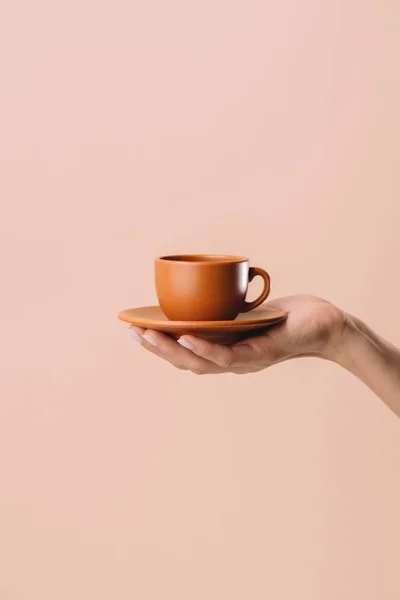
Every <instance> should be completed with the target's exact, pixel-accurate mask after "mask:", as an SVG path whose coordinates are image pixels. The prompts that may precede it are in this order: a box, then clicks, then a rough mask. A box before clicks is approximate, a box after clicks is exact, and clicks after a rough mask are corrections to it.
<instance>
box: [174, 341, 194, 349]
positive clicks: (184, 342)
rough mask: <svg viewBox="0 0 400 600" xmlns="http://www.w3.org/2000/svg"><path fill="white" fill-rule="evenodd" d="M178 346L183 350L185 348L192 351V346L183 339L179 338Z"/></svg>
mask: <svg viewBox="0 0 400 600" xmlns="http://www.w3.org/2000/svg"><path fill="white" fill-rule="evenodd" d="M178 344H180V345H181V346H183V347H184V348H187V349H188V350H194V346H193V344H192V343H191V342H189V340H185V338H179V340H178Z"/></svg>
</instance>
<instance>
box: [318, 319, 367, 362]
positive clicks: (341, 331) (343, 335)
mask: <svg viewBox="0 0 400 600" xmlns="http://www.w3.org/2000/svg"><path fill="white" fill-rule="evenodd" d="M362 337H363V335H362V332H361V330H360V329H359V327H358V326H357V323H356V321H355V319H354V318H353V317H352V316H351V315H349V314H348V313H346V312H344V311H340V316H339V317H338V318H337V319H336V321H335V323H334V325H333V329H332V333H331V336H330V341H329V343H328V344H327V346H326V349H325V352H324V354H323V358H325V359H326V360H330V361H332V362H335V363H337V364H339V365H341V366H342V367H345V368H349V366H350V363H351V361H352V355H353V349H354V347H355V346H357V345H358V344H359V343H360V338H362Z"/></svg>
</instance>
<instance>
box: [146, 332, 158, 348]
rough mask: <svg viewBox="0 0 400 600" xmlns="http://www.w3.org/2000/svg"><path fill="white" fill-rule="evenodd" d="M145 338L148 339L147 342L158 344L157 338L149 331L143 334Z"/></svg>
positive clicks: (153, 344)
mask: <svg viewBox="0 0 400 600" xmlns="http://www.w3.org/2000/svg"><path fill="white" fill-rule="evenodd" d="M143 338H144V339H145V340H146V342H148V343H149V344H151V345H152V346H157V340H155V339H154V338H153V336H152V335H150V334H149V333H145V334H144V336H143Z"/></svg>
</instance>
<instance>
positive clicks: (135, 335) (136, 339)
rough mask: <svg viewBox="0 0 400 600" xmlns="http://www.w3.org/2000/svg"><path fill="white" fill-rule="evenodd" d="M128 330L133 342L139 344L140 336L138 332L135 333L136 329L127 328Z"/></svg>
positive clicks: (140, 341)
mask: <svg viewBox="0 0 400 600" xmlns="http://www.w3.org/2000/svg"><path fill="white" fill-rule="evenodd" d="M128 331H129V335H130V336H131V337H132V339H133V340H135V342H138V343H139V344H141V343H142V338H141V337H140V335H139V334H138V333H136V331H135V330H134V329H128Z"/></svg>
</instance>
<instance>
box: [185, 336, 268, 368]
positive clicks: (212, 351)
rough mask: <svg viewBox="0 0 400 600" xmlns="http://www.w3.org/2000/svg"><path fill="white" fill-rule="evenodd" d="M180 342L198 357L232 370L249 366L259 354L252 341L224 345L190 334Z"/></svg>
mask: <svg viewBox="0 0 400 600" xmlns="http://www.w3.org/2000/svg"><path fill="white" fill-rule="evenodd" d="M178 343H179V344H180V345H181V346H183V347H184V348H187V349H188V350H190V351H191V352H192V353H193V354H196V355H197V356H198V357H201V358H204V359H206V360H208V361H211V362H213V363H215V364H216V365H218V366H219V367H221V368H222V369H225V370H230V371H233V370H235V369H241V368H243V367H248V366H249V365H251V364H252V363H254V362H255V359H256V358H257V356H258V351H257V348H256V346H254V344H251V343H242V344H236V345H234V346H222V345H220V344H213V343H212V342H208V341H207V340H203V339H200V338H197V337H194V336H190V335H185V336H182V337H181V338H179V340H178Z"/></svg>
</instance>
